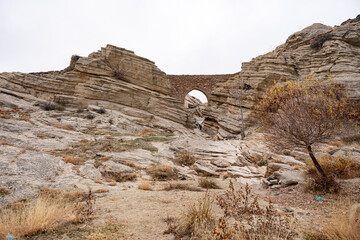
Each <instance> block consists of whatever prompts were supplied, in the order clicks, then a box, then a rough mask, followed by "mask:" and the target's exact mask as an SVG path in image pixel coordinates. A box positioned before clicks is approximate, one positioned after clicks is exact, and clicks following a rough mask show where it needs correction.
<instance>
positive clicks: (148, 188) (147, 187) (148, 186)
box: [138, 181, 153, 191]
mask: <svg viewBox="0 0 360 240" xmlns="http://www.w3.org/2000/svg"><path fill="white" fill-rule="evenodd" d="M138 189H141V190H146V191H152V190H153V188H152V187H151V184H150V182H149V181H141V183H140V184H139V186H138Z"/></svg>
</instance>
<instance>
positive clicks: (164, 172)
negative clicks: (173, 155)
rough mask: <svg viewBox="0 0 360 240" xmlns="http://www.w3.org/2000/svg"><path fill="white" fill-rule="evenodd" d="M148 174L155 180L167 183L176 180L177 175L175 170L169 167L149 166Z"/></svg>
mask: <svg viewBox="0 0 360 240" xmlns="http://www.w3.org/2000/svg"><path fill="white" fill-rule="evenodd" d="M146 172H147V174H149V175H150V176H151V177H152V178H153V179H155V180H160V181H165V180H171V179H176V178H177V174H176V173H175V172H174V170H173V168H172V167H171V166H168V165H153V166H149V167H148V168H147V169H146Z"/></svg>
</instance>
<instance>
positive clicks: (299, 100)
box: [255, 76, 357, 178]
mask: <svg viewBox="0 0 360 240" xmlns="http://www.w3.org/2000/svg"><path fill="white" fill-rule="evenodd" d="M255 111H256V113H255V117H256V119H257V121H258V123H259V124H260V125H261V127H262V129H263V130H264V132H266V133H269V134H270V135H269V136H271V141H274V143H275V144H278V145H280V146H286V147H302V148H305V149H306V150H307V152H308V153H309V155H310V158H311V159H312V161H313V163H314V165H315V167H316V169H317V170H318V172H319V173H320V174H321V175H322V177H323V178H327V174H326V173H325V172H324V170H323V168H322V167H321V166H320V164H319V162H318V161H317V159H316V157H315V154H314V152H313V149H312V146H313V145H314V144H316V143H319V142H323V141H326V140H329V139H331V138H332V137H334V136H336V135H338V134H340V133H341V132H342V131H343V130H344V129H346V128H347V127H349V126H351V120H352V119H356V116H355V115H357V113H356V112H355V111H353V110H352V108H351V105H350V104H349V99H348V97H347V91H346V88H345V86H344V85H342V84H339V83H337V82H335V81H330V80H327V81H320V80H318V79H316V78H315V77H314V76H310V77H308V78H307V79H306V80H304V81H288V82H286V83H283V84H275V85H274V86H273V87H272V88H270V89H269V90H268V91H267V92H266V94H265V95H264V96H263V98H262V100H261V101H260V102H259V104H258V105H257V106H256V107H255Z"/></svg>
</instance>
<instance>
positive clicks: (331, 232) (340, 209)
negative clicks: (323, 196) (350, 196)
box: [306, 200, 360, 240]
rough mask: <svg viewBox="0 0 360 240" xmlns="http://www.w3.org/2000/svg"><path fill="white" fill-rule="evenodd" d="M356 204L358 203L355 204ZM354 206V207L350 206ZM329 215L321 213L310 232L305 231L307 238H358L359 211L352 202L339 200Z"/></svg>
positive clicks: (327, 239)
mask: <svg viewBox="0 0 360 240" xmlns="http://www.w3.org/2000/svg"><path fill="white" fill-rule="evenodd" d="M357 205H358V204H357ZM351 206H352V207H355V208H351ZM330 212H331V213H330V214H329V215H325V214H324V215H323V216H322V217H321V220H320V221H319V223H320V224H319V226H317V225H316V229H315V227H314V229H313V231H312V232H308V233H306V235H307V237H306V239H308V240H358V239H359V236H360V212H359V209H358V206H356V205H354V203H353V202H351V201H348V202H344V201H341V200H340V201H339V202H336V205H335V206H334V207H333V209H330Z"/></svg>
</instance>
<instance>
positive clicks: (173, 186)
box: [163, 183, 201, 192]
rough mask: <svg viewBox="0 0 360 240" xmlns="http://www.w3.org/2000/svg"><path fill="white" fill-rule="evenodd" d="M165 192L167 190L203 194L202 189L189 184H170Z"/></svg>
mask: <svg viewBox="0 0 360 240" xmlns="http://www.w3.org/2000/svg"><path fill="white" fill-rule="evenodd" d="M163 190H165V191H171V190H184V191H194V192H201V189H199V188H196V187H192V186H189V185H188V184H181V183H170V184H169V185H168V186H167V187H165V188H164V189H163Z"/></svg>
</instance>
